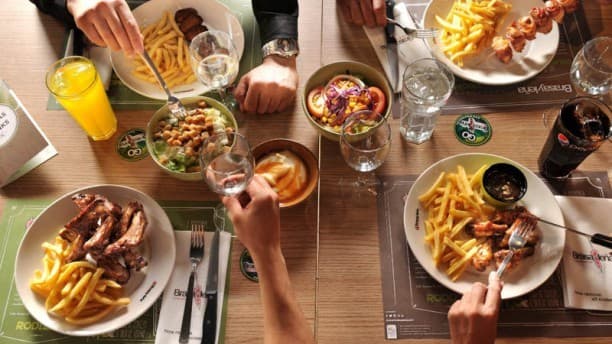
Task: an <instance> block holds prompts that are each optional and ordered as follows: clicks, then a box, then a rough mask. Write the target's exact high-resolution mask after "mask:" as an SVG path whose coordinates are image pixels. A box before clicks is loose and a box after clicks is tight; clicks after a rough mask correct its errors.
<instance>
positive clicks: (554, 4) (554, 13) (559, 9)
mask: <svg viewBox="0 0 612 344" xmlns="http://www.w3.org/2000/svg"><path fill="white" fill-rule="evenodd" d="M544 10H545V11H546V13H547V14H548V16H549V17H551V18H552V19H553V20H554V21H556V22H557V23H559V24H561V22H563V17H564V16H565V10H564V9H563V6H561V4H559V2H558V1H557V0H548V1H546V2H545V3H544Z"/></svg>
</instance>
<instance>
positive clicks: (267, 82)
mask: <svg viewBox="0 0 612 344" xmlns="http://www.w3.org/2000/svg"><path fill="white" fill-rule="evenodd" d="M297 86H298V75H297V69H296V62H295V58H294V57H291V58H284V57H281V56H275V55H270V56H267V57H266V58H264V60H263V63H262V64H261V65H259V66H257V67H256V68H254V69H253V70H251V71H250V72H248V73H247V74H245V75H244V76H243V77H242V78H241V79H240V81H239V82H238V85H237V86H236V88H235V89H234V97H236V100H237V101H238V103H239V104H240V111H242V112H246V113H258V114H264V113H272V112H279V111H283V110H286V109H287V108H288V107H289V106H290V105H291V104H292V103H293V100H294V99H295V92H296V90H297Z"/></svg>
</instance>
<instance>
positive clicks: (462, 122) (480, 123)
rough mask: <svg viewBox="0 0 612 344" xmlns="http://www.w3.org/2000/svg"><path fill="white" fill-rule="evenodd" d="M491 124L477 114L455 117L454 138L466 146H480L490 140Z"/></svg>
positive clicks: (491, 133)
mask: <svg viewBox="0 0 612 344" xmlns="http://www.w3.org/2000/svg"><path fill="white" fill-rule="evenodd" d="M491 135H493V128H492V127H491V123H489V121H488V120H487V119H486V118H484V117H483V116H481V115H479V114H477V113H467V114H463V115H461V116H459V117H457V120H456V121H455V136H456V137H457V140H459V142H461V143H463V144H464V145H468V146H480V145H483V144H485V143H487V142H489V140H490V139H491Z"/></svg>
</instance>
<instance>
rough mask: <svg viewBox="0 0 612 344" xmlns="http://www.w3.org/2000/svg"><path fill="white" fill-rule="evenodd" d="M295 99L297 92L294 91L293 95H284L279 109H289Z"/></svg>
mask: <svg viewBox="0 0 612 344" xmlns="http://www.w3.org/2000/svg"><path fill="white" fill-rule="evenodd" d="M294 100H295V92H292V93H291V95H290V96H288V97H282V98H281V100H280V103H279V104H278V109H277V111H278V112H282V111H285V110H287V109H289V107H290V106H291V104H293V101H294Z"/></svg>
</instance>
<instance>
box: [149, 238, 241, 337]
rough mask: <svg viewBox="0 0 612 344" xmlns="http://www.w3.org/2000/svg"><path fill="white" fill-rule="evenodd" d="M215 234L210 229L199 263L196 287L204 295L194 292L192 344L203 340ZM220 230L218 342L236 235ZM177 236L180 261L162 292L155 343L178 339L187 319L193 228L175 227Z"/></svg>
mask: <svg viewBox="0 0 612 344" xmlns="http://www.w3.org/2000/svg"><path fill="white" fill-rule="evenodd" d="M213 234H214V233H212V232H206V237H205V239H204V243H205V245H204V259H203V260H202V261H201V262H200V264H199V265H198V270H197V272H196V280H195V283H194V287H195V290H196V291H198V290H200V291H201V293H202V294H201V296H200V297H197V295H198V294H199V293H197V292H196V293H195V294H194V300H193V308H192V310H191V335H190V337H189V343H191V344H200V342H201V340H202V321H203V320H204V311H205V309H206V308H205V306H206V298H205V297H203V293H204V289H205V288H206V277H207V276H208V261H209V256H210V245H211V243H212V238H213ZM219 234H220V235H219V284H218V289H217V292H218V294H217V338H215V343H218V342H219V330H220V328H221V314H222V312H223V300H224V297H225V277H226V275H227V263H228V259H229V254H230V243H231V240H232V236H231V234H230V233H228V232H220V233H219ZM174 238H175V240H176V265H175V267H174V272H173V273H172V276H171V277H170V281H169V282H168V285H167V286H166V289H165V290H164V294H163V296H162V306H161V310H160V314H159V322H158V324H157V333H156V334H155V343H157V344H167V343H178V340H179V334H180V333H181V323H182V321H183V309H184V307H185V295H186V289H187V283H188V282H189V274H190V272H191V263H190V261H189V245H190V232H189V231H175V232H174Z"/></svg>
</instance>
